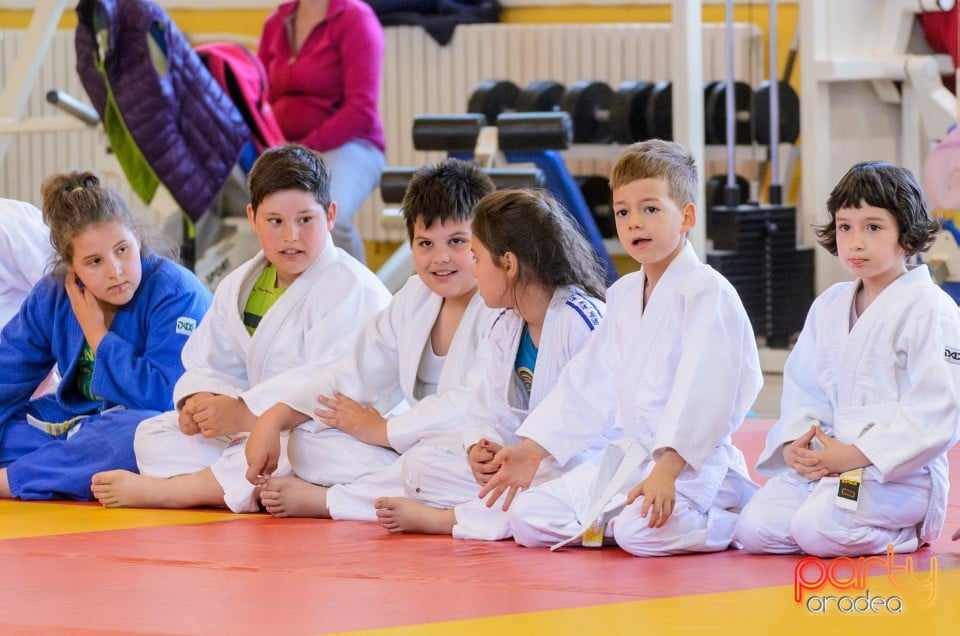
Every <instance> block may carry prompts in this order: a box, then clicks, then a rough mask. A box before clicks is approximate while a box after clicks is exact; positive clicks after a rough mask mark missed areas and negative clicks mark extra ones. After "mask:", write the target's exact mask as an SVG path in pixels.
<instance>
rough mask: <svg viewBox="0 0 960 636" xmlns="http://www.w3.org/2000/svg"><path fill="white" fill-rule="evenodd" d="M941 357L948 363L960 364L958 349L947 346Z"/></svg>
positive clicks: (959, 350) (959, 351)
mask: <svg viewBox="0 0 960 636" xmlns="http://www.w3.org/2000/svg"><path fill="white" fill-rule="evenodd" d="M943 359H944V360H946V361H947V362H949V363H950V364H960V349H958V348H957V347H949V346H948V347H947V348H946V350H945V351H944V353H943Z"/></svg>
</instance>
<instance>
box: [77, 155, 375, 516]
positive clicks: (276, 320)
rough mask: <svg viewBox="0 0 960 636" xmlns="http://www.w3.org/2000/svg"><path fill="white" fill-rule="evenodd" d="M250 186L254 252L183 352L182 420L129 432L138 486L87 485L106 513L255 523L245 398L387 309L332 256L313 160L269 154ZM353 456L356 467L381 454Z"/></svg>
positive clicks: (360, 269)
mask: <svg viewBox="0 0 960 636" xmlns="http://www.w3.org/2000/svg"><path fill="white" fill-rule="evenodd" d="M248 181H249V186H250V198H251V203H250V205H248V206H247V218H248V220H249V222H250V226H251V227H252V228H253V231H254V233H256V235H257V237H258V239H259V240H260V245H261V247H262V252H261V253H259V254H257V255H256V256H255V257H253V258H252V259H251V260H249V261H247V262H246V263H244V264H242V265H241V266H240V267H238V268H237V269H236V270H235V271H234V272H232V273H231V274H230V275H228V276H227V277H226V278H225V279H224V280H223V281H222V282H221V283H220V285H219V286H218V287H217V291H216V294H215V296H214V303H213V306H212V307H211V309H210V312H209V313H208V315H207V317H206V318H204V320H203V322H202V323H201V324H200V325H199V326H198V327H197V329H196V331H195V332H194V334H193V336H192V337H191V338H190V340H189V342H188V343H187V345H186V347H184V350H183V362H184V366H185V367H186V372H185V373H184V375H183V377H182V378H181V379H180V381H179V382H177V385H176V388H175V390H174V391H173V396H174V404H175V405H176V407H177V408H178V409H179V410H178V411H169V412H167V413H164V414H162V415H160V416H158V417H155V418H151V419H149V420H147V421H145V422H143V423H142V424H141V425H140V427H139V428H138V429H137V434H136V441H135V446H136V454H137V464H138V466H139V468H140V474H139V475H138V474H135V473H134V472H132V471H110V472H104V473H100V474H98V475H95V476H94V478H93V492H94V494H95V495H96V497H97V499H99V500H100V503H102V504H103V505H105V506H136V507H160V508H186V507H192V506H226V507H228V508H230V509H231V510H233V511H234V512H255V511H257V510H258V508H259V503H258V501H257V497H256V493H255V490H254V487H253V486H252V485H251V484H250V483H248V482H247V480H246V478H245V473H246V468H247V462H246V458H245V457H244V453H243V446H244V443H245V442H246V439H247V434H248V432H249V431H250V430H251V428H252V427H253V423H254V422H255V421H256V415H257V414H258V413H257V412H256V410H252V409H251V407H250V405H249V404H248V403H247V402H246V401H245V396H246V395H247V393H248V392H250V391H254V390H256V387H257V385H258V384H260V383H262V382H264V381H265V380H267V379H269V378H271V377H273V376H275V375H276V374H278V373H281V372H283V371H286V370H287V369H290V368H292V367H295V366H298V365H301V364H304V363H305V362H307V361H308V360H313V359H320V358H322V357H324V356H326V355H331V352H334V351H335V350H336V345H337V343H338V342H340V340H342V339H343V338H344V337H345V336H346V335H347V334H349V333H350V332H351V331H352V330H353V329H354V327H355V326H356V322H357V320H363V319H364V318H367V317H370V316H372V315H374V314H375V313H376V312H378V311H379V310H380V309H382V308H383V307H385V306H386V304H387V302H388V301H389V299H390V294H389V292H388V291H387V290H386V288H385V287H384V286H383V285H382V284H381V283H380V281H379V280H377V278H376V276H374V275H373V274H372V273H371V272H370V271H369V270H368V269H367V268H366V267H364V266H363V265H361V264H360V263H359V262H357V261H356V260H355V259H353V258H352V257H351V256H349V255H347V254H346V252H343V251H342V250H339V249H337V248H335V247H334V246H333V242H332V240H331V238H330V229H331V228H332V227H333V223H334V219H335V218H336V215H337V206H336V202H334V201H331V200H330V190H329V187H330V186H329V175H328V173H327V170H326V168H325V166H324V164H323V160H322V159H321V158H320V156H319V155H318V154H317V153H315V152H313V151H312V150H310V149H308V148H305V147H303V146H297V145H288V146H281V147H277V148H272V149H270V150H268V151H266V152H265V153H263V154H262V155H261V156H260V157H259V158H258V159H257V161H256V163H255V164H254V166H253V168H252V169H251V171H250V175H249V178H248ZM354 446H355V447H356V448H354V449H352V450H353V451H355V452H356V453H358V454H359V455H361V456H367V455H371V454H372V453H374V452H376V451H377V450H379V451H382V452H383V453H386V451H383V449H372V448H369V447H367V446H366V445H364V444H360V443H359V442H358V443H356V444H355V445H354ZM284 469H285V470H286V471H287V472H289V463H287V462H285V463H284Z"/></svg>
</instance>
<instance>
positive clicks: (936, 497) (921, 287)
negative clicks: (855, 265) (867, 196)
mask: <svg viewBox="0 0 960 636" xmlns="http://www.w3.org/2000/svg"><path fill="white" fill-rule="evenodd" d="M858 287H859V281H853V282H844V283H838V284H836V285H834V286H832V287H830V288H829V289H828V290H826V291H825V292H824V293H823V294H821V295H820V296H819V297H818V298H817V299H816V301H815V302H814V303H813V306H812V307H811V308H810V312H809V314H808V315H807V320H806V323H805V325H804V328H803V331H802V332H801V334H800V338H799V340H798V341H797V344H796V346H795V347H794V348H793V351H792V352H791V353H790V357H789V358H788V360H787V364H786V366H785V368H784V372H783V398H782V402H781V407H780V413H781V415H780V420H779V421H777V423H776V424H775V425H774V426H773V428H772V429H771V430H770V432H769V433H768V434H767V439H766V444H765V448H764V450H763V454H762V455H761V456H760V459H759V461H758V463H757V471H758V472H760V473H761V474H764V475H770V476H773V475H775V474H778V473H780V472H783V471H786V470H789V468H788V466H787V465H786V462H785V461H784V458H783V453H782V449H783V445H784V444H787V443H789V442H792V441H793V440H795V439H797V438H798V437H800V436H801V435H803V434H804V433H806V432H807V431H808V430H809V429H810V425H811V424H819V426H820V427H821V428H822V429H823V430H824V432H825V433H826V434H827V435H830V436H831V437H835V438H836V439H838V440H840V441H841V442H844V443H845V444H855V445H856V446H857V448H859V449H860V451H861V452H863V454H865V455H866V456H867V457H868V458H869V459H870V461H871V462H873V464H872V465H871V466H868V467H867V468H866V469H865V470H864V475H863V478H864V480H873V481H876V482H879V483H904V484H909V485H913V486H920V487H923V488H930V501H929V506H928V508H927V513H926V516H925V518H924V521H923V524H922V526H921V528H920V540H921V542H931V541H934V540H936V538H937V537H938V536H939V535H940V531H941V530H942V528H943V524H944V516H945V514H946V506H947V490H948V486H949V483H948V473H947V457H946V453H947V451H948V450H949V449H950V448H951V447H952V446H953V444H955V443H956V441H957V436H958V431H960V406H958V400H960V310H958V308H957V305H956V303H955V302H954V301H953V300H952V299H951V298H950V297H949V296H948V295H947V294H946V293H945V292H944V291H943V290H941V289H940V288H939V287H937V286H936V285H934V283H933V281H932V280H931V279H930V274H929V272H928V270H927V267H926V266H920V267H917V268H914V269H912V270H911V271H909V272H907V273H906V274H904V275H903V276H901V277H900V278H898V279H897V280H895V281H894V282H893V283H891V284H890V285H889V286H888V287H887V288H886V289H885V290H883V292H881V293H880V295H879V296H878V297H877V298H876V299H875V300H874V301H873V302H872V303H871V304H870V306H869V307H867V309H866V311H864V312H863V315H862V316H860V317H859V318H858V319H857V321H856V323H855V324H854V325H853V327H852V328H850V312H851V307H852V305H853V302H854V297H855V295H856V293H857V289H858Z"/></svg>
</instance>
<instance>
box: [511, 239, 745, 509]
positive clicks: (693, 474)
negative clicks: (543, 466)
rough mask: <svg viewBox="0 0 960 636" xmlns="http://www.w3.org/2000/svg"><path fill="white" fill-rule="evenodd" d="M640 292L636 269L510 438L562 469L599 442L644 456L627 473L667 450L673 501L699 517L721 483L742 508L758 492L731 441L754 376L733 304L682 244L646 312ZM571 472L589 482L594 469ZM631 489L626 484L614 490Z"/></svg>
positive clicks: (741, 314)
mask: <svg viewBox="0 0 960 636" xmlns="http://www.w3.org/2000/svg"><path fill="white" fill-rule="evenodd" d="M643 290H644V273H643V271H642V270H641V271H640V272H637V273H635V274H629V275H627V276H624V277H623V278H621V279H620V280H619V281H617V282H616V283H614V285H613V286H612V287H610V289H609V290H608V291H607V302H608V307H609V309H608V311H607V315H606V317H605V318H604V320H603V322H602V323H601V324H600V328H599V329H598V330H597V333H596V334H594V336H593V338H591V339H590V341H589V342H588V343H587V345H586V347H585V348H584V350H583V351H582V352H580V354H579V355H578V356H577V357H576V358H574V359H573V360H572V361H571V362H570V364H568V365H567V367H566V369H564V372H563V374H562V375H561V376H560V379H559V381H558V382H557V386H556V387H555V388H554V390H553V391H552V392H551V393H550V395H549V397H548V398H547V399H546V400H544V401H543V403H542V404H540V406H539V407H538V408H537V409H536V410H535V411H534V412H533V413H531V414H530V416H529V417H528V418H527V419H526V421H525V422H524V423H523V425H521V426H520V428H519V430H517V435H518V436H520V437H527V438H530V439H532V440H534V441H535V442H537V443H538V444H540V445H541V446H542V447H543V448H544V449H546V450H547V451H548V452H549V453H550V455H551V456H552V457H553V458H554V459H555V460H556V461H557V462H559V463H560V464H561V465H563V466H565V468H568V467H567V464H568V463H569V462H570V460H571V458H574V457H576V456H577V454H578V453H580V452H581V451H582V450H583V449H585V448H587V447H589V446H590V445H591V444H594V443H596V441H597V440H598V439H599V438H601V437H604V436H606V437H609V438H615V437H617V435H618V434H619V433H620V432H622V434H623V436H622V437H620V439H617V441H615V442H614V444H617V445H618V446H623V447H626V446H627V445H637V444H638V445H639V446H638V447H639V448H641V449H642V451H643V452H642V455H641V457H640V459H639V460H638V461H637V462H636V465H637V466H638V467H639V468H640V469H641V470H643V472H644V474H648V473H649V470H650V469H651V468H652V465H653V462H654V461H655V460H656V459H657V458H658V457H659V455H660V453H661V452H662V451H663V450H665V449H666V448H673V449H674V450H676V451H677V453H679V454H680V456H681V457H683V459H684V460H685V461H686V463H687V465H686V466H685V467H684V469H683V470H682V471H681V473H680V475H679V476H678V478H677V481H676V489H677V493H678V494H679V495H683V496H685V497H686V498H687V499H689V500H690V501H691V502H692V503H693V505H694V507H695V509H697V510H699V511H700V512H707V511H708V509H709V508H710V507H711V506H712V505H713V502H714V500H715V498H716V497H717V493H718V491H719V490H720V488H721V486H722V485H724V482H725V481H726V482H727V484H726V485H727V486H728V487H732V488H733V489H735V490H736V491H738V492H739V493H740V494H741V499H742V503H746V501H747V500H748V499H749V497H750V496H751V495H752V494H753V492H755V490H756V485H755V484H754V483H753V482H752V481H751V480H750V478H749V475H748V473H747V467H746V464H745V461H744V458H743V454H742V453H741V452H740V450H739V449H737V448H736V447H735V446H733V444H732V443H731V439H730V435H731V434H732V433H733V432H734V431H735V430H736V429H737V428H738V427H739V426H740V424H741V423H742V422H743V418H744V417H745V415H746V413H747V411H748V409H749V408H750V406H751V405H752V404H753V401H754V400H755V399H756V396H757V394H758V393H759V391H760V387H761V385H762V383H763V379H762V376H761V372H760V362H759V357H758V353H757V346H756V341H755V338H754V334H753V329H752V328H751V326H750V322H749V320H748V318H747V314H746V312H745V311H744V309H743V304H742V303H741V302H740V298H739V297H738V295H737V292H736V290H734V288H733V287H732V286H731V285H730V283H729V282H727V280H726V279H725V278H723V277H722V276H721V275H720V274H718V273H717V272H715V271H714V270H713V269H712V268H710V267H709V266H708V265H705V264H703V263H701V262H700V260H699V258H698V257H697V255H696V253H695V252H694V251H693V248H692V247H691V246H690V244H689V242H687V244H686V245H685V246H684V247H683V249H682V251H681V252H680V253H679V254H678V255H677V256H676V258H675V259H674V261H673V262H672V263H671V264H670V265H669V267H667V270H666V271H665V272H664V274H663V276H662V277H661V279H660V281H659V282H658V283H657V285H656V287H654V289H653V292H652V293H651V295H650V298H649V301H648V302H647V306H646V308H644V307H643ZM630 472H633V471H629V472H628V475H629V474H630ZM577 474H583V475H584V476H585V477H588V478H589V479H591V480H593V479H595V478H596V472H595V471H594V472H590V471H586V472H583V471H578V472H577ZM628 475H626V476H628ZM570 477H571V474H570V473H565V475H564V477H563V478H564V479H567V478H570ZM638 483H639V482H638ZM636 485H637V484H636V483H632V484H627V483H624V484H622V488H621V490H629V489H630V488H632V487H633V486H636ZM614 489H616V488H614ZM521 496H522V495H521ZM583 513H585V510H580V511H578V517H579V515H580V514H583ZM584 521H585V522H586V523H589V522H590V520H584Z"/></svg>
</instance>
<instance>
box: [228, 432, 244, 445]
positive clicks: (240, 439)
mask: <svg viewBox="0 0 960 636" xmlns="http://www.w3.org/2000/svg"><path fill="white" fill-rule="evenodd" d="M245 441H247V436H246V435H238V436H237V437H234V438H233V439H232V440H230V443H229V444H227V448H233V447H234V446H239V445H240V444H243V443H244V442H245Z"/></svg>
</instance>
